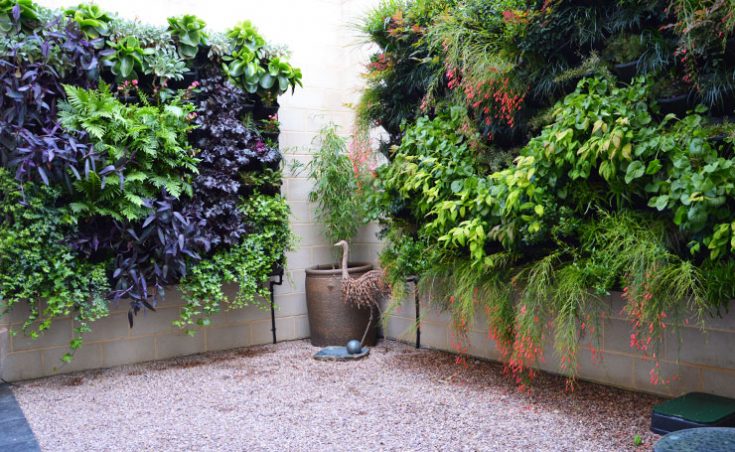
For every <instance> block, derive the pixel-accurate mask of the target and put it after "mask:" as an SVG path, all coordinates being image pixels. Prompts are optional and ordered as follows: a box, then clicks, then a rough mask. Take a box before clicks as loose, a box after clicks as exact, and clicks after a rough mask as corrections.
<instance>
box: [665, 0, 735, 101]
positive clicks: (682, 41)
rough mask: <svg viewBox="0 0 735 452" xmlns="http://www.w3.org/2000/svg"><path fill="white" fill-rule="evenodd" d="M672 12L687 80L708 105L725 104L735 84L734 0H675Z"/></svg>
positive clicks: (671, 7)
mask: <svg viewBox="0 0 735 452" xmlns="http://www.w3.org/2000/svg"><path fill="white" fill-rule="evenodd" d="M670 11H671V12H672V13H673V14H675V15H676V22H675V23H673V24H670V25H668V26H667V27H664V28H674V30H675V31H676V33H677V34H678V35H679V46H678V48H677V50H676V54H675V55H676V57H677V59H678V60H679V62H680V63H681V64H682V66H683V67H684V68H685V72H686V76H685V78H684V81H686V82H687V83H693V84H694V86H695V88H696V89H697V91H698V92H699V93H700V94H701V95H702V98H703V101H704V103H705V104H707V105H709V106H712V105H717V104H719V103H721V101H722V100H723V97H725V96H727V95H728V94H729V95H730V96H731V95H733V91H735V86H733V82H732V73H733V70H734V69H735V67H734V65H733V61H735V42H733V37H735V3H733V1H732V0H697V1H690V0H674V1H672V3H671V6H670Z"/></svg>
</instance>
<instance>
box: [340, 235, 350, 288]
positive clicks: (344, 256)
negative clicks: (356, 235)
mask: <svg viewBox="0 0 735 452" xmlns="http://www.w3.org/2000/svg"><path fill="white" fill-rule="evenodd" d="M349 254H350V246H349V245H348V244H347V242H345V241H344V240H343V241H342V279H348V278H349V277H350V275H349V273H347V257H348V256H349Z"/></svg>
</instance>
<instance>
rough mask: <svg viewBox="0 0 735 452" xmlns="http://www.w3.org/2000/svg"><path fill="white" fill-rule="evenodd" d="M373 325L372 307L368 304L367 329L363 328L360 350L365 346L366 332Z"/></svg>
mask: <svg viewBox="0 0 735 452" xmlns="http://www.w3.org/2000/svg"><path fill="white" fill-rule="evenodd" d="M372 325H373V305H372V303H371V304H370V320H368V324H367V327H366V328H365V332H364V333H363V334H362V339H361V340H360V348H362V347H363V346H364V345H365V338H366V337H367V334H368V331H370V327H371V326H372Z"/></svg>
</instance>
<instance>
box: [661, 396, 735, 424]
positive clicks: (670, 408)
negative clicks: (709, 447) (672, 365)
mask: <svg viewBox="0 0 735 452" xmlns="http://www.w3.org/2000/svg"><path fill="white" fill-rule="evenodd" d="M653 412H654V413H656V414H660V415H665V416H675V417H679V418H683V419H686V420H689V421H693V422H696V423H699V424H717V423H719V422H721V421H722V420H724V419H726V418H728V417H731V416H733V415H735V400H733V399H728V398H727V397H720V396H716V395H712V394H704V393H701V392H691V393H689V394H686V395H683V396H681V397H677V398H675V399H671V400H668V401H666V402H663V403H661V404H659V405H657V406H655V407H654V408H653Z"/></svg>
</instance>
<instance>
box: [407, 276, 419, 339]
mask: <svg viewBox="0 0 735 452" xmlns="http://www.w3.org/2000/svg"><path fill="white" fill-rule="evenodd" d="M406 282H407V283H413V284H414V286H413V295H414V304H415V305H416V348H421V311H420V307H419V306H420V302H419V289H418V287H417V283H418V282H419V278H418V276H409V277H408V278H406Z"/></svg>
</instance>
